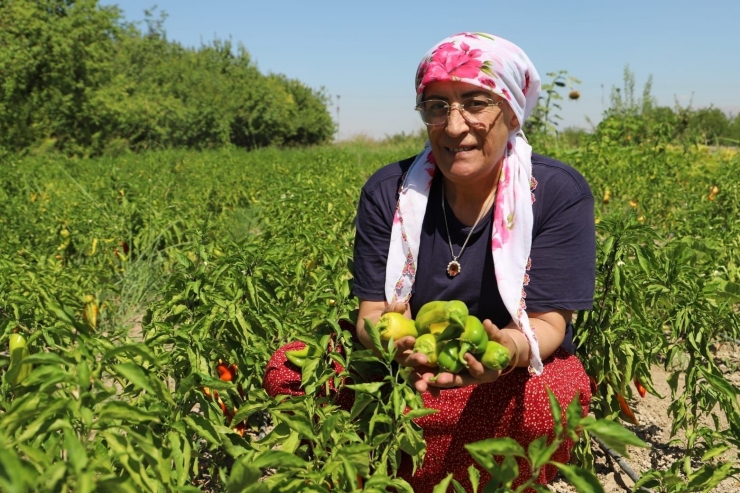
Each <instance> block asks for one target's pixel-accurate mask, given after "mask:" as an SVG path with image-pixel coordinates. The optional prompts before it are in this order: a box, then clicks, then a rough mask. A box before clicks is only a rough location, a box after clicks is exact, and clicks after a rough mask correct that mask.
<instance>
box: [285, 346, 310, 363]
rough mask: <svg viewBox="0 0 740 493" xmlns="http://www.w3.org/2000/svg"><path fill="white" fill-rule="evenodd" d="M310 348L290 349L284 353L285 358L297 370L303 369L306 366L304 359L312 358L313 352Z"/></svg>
mask: <svg viewBox="0 0 740 493" xmlns="http://www.w3.org/2000/svg"><path fill="white" fill-rule="evenodd" d="M312 349H313V348H312V347H309V346H308V345H306V346H305V347H304V348H303V349H291V350H288V351H285V357H286V358H288V361H290V362H291V363H293V364H294V365H296V366H297V367H298V368H303V366H304V365H305V364H306V358H310V357H313V356H314V351H312Z"/></svg>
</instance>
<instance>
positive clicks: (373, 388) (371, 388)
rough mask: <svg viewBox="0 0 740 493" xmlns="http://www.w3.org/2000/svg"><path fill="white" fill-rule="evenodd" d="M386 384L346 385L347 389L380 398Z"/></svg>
mask: <svg viewBox="0 0 740 493" xmlns="http://www.w3.org/2000/svg"><path fill="white" fill-rule="evenodd" d="M384 385H385V382H371V383H358V384H349V385H345V387H346V388H348V389H352V390H354V391H356V392H364V393H366V394H370V395H372V396H376V397H379V396H380V389H381V388H383V386H384Z"/></svg>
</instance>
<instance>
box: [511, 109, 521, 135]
mask: <svg viewBox="0 0 740 493" xmlns="http://www.w3.org/2000/svg"><path fill="white" fill-rule="evenodd" d="M509 112H510V115H511V117H510V118H509V131H514V130H516V129H517V128H519V127H520V125H519V118H517V117H516V115H515V114H514V112H513V111H511V109H509Z"/></svg>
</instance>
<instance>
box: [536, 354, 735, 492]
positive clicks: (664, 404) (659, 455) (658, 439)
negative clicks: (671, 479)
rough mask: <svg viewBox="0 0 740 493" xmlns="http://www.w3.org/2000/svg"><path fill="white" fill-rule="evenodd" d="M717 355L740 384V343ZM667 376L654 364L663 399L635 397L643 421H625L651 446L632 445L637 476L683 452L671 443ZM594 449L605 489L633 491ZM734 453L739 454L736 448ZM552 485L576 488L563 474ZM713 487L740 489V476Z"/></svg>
mask: <svg viewBox="0 0 740 493" xmlns="http://www.w3.org/2000/svg"><path fill="white" fill-rule="evenodd" d="M717 357H718V358H719V359H720V360H725V361H727V364H723V365H720V368H721V369H722V370H723V372H725V376H726V377H727V378H728V379H729V380H730V381H731V382H732V383H733V384H734V385H735V386H740V373H738V372H736V371H735V370H736V368H737V367H738V365H740V346H730V345H724V346H723V347H722V348H720V350H719V351H718V353H717ZM667 378H668V373H666V372H665V371H664V370H663V368H662V367H659V366H654V367H653V384H654V386H655V389H656V390H657V392H658V393H660V394H661V395H663V396H665V398H664V399H661V398H659V397H656V396H654V395H651V394H648V395H646V396H645V398H640V397H637V398H636V400H633V401H632V402H630V406H631V407H632V409H633V410H634V411H635V415H636V417H637V419H638V420H639V422H640V424H639V425H629V424H624V423H623V424H624V426H625V427H626V428H628V429H630V430H632V431H633V432H634V433H635V434H636V435H637V436H639V437H640V438H641V439H642V440H644V441H646V442H647V443H649V444H650V448H637V447H630V448H629V452H630V457H629V458H625V461H626V462H627V464H629V466H630V467H631V468H632V470H633V471H634V472H635V473H637V475H638V476H641V475H642V473H644V472H647V471H648V470H649V469H653V468H655V469H663V470H665V469H668V467H670V465H671V464H672V463H673V462H674V461H675V460H677V459H678V458H679V457H681V456H682V454H681V450H680V448H677V447H673V446H671V445H669V443H670V441H671V436H670V433H671V423H672V420H671V418H670V417H669V416H668V413H667V409H668V406H669V405H670V395H671V390H670V387H669V386H668V383H667ZM635 394H636V393H635ZM593 451H594V457H595V460H596V464H595V469H596V472H597V475H598V478H599V481H600V482H601V484H602V485H603V486H604V491H605V492H606V493H627V492H631V491H632V487H633V486H634V483H633V481H632V480H631V479H630V477H629V476H628V475H627V474H626V473H625V472H624V471H622V470H621V468H620V467H619V466H618V465H617V464H616V462H615V461H614V460H612V459H611V457H607V456H606V454H605V453H604V452H603V451H602V450H601V449H600V448H599V446H598V445H596V444H595V443H594V444H593ZM734 456H735V457H736V452H735V455H734ZM732 457H733V456H732V455H730V456H728V459H732ZM549 487H550V490H552V491H555V492H558V493H573V492H575V491H576V490H575V488H573V487H572V486H571V485H570V484H568V483H567V482H565V481H564V480H563V479H561V478H557V479H556V480H555V482H553V483H552V484H550V485H549ZM712 491H713V492H715V493H737V492H740V480H736V479H732V478H731V479H727V480H725V481H723V482H722V483H720V484H719V485H718V486H717V487H716V488H715V489H713V490H712Z"/></svg>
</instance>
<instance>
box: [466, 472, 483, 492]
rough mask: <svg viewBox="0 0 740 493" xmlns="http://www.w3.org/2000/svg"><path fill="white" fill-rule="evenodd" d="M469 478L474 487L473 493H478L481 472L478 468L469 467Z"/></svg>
mask: <svg viewBox="0 0 740 493" xmlns="http://www.w3.org/2000/svg"><path fill="white" fill-rule="evenodd" d="M468 478H469V479H470V484H471V485H472V487H473V493H478V488H479V487H480V471H479V470H478V468H477V467H475V466H473V465H471V466H470V467H468Z"/></svg>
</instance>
